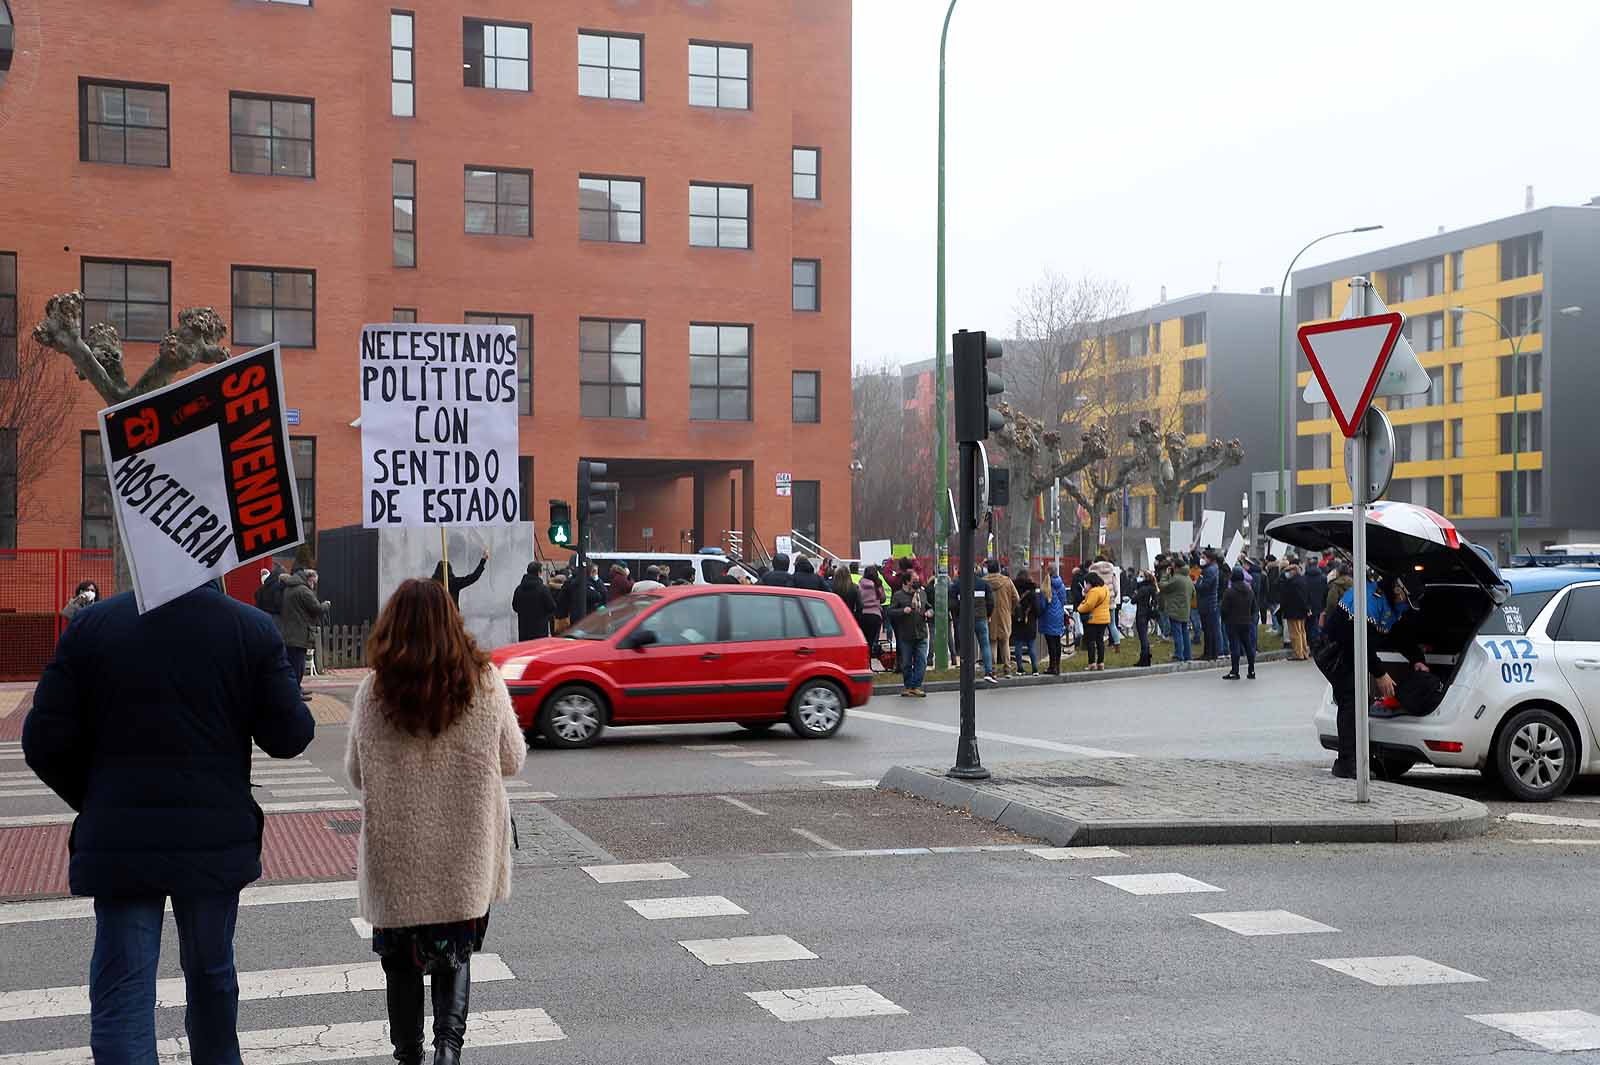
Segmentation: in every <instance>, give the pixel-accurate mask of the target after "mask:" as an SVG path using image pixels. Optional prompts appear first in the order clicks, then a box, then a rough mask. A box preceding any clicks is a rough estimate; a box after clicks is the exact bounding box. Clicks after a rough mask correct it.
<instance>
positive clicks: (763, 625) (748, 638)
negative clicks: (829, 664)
mask: <svg viewBox="0 0 1600 1065" xmlns="http://www.w3.org/2000/svg"><path fill="white" fill-rule="evenodd" d="M716 598H719V599H722V600H723V601H724V602H726V603H727V604H728V639H729V641H731V642H733V643H746V642H755V641H758V640H803V639H806V638H807V637H809V636H810V635H811V629H810V626H808V625H807V624H806V617H805V614H804V613H803V612H802V611H801V607H800V601H799V599H797V598H794V597H792V596H778V595H722V596H717V597H716Z"/></svg>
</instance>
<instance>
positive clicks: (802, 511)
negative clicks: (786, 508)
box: [790, 481, 822, 544]
mask: <svg viewBox="0 0 1600 1065" xmlns="http://www.w3.org/2000/svg"><path fill="white" fill-rule="evenodd" d="M790 515H791V517H792V518H793V523H794V531H795V532H797V533H799V534H800V535H801V536H804V537H805V538H806V539H808V540H810V541H811V542H812V543H814V544H820V543H821V542H822V530H821V523H822V482H821V481H795V482H794V506H793V507H792V508H791V509H790Z"/></svg>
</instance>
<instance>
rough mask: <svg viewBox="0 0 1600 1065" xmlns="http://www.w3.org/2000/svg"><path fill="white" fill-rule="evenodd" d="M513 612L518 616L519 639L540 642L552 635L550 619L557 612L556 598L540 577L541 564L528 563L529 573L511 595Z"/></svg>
mask: <svg viewBox="0 0 1600 1065" xmlns="http://www.w3.org/2000/svg"><path fill="white" fill-rule="evenodd" d="M511 610H512V612H513V613H514V614H516V615H517V639H519V640H538V639H541V638H543V637H545V636H548V635H550V618H551V616H552V615H554V614H555V612H556V597H555V596H553V595H551V594H550V589H549V588H546V587H545V583H544V578H542V577H541V576H540V575H539V563H537V562H530V563H528V572H527V574H526V575H525V576H524V577H523V578H522V583H521V584H519V585H517V590H516V591H515V592H513V593H512V595H511Z"/></svg>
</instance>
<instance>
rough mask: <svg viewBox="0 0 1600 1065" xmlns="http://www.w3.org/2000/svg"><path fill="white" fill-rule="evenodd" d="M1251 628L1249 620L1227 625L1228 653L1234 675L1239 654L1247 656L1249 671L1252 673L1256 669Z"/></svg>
mask: <svg viewBox="0 0 1600 1065" xmlns="http://www.w3.org/2000/svg"><path fill="white" fill-rule="evenodd" d="M1251 628H1253V626H1252V625H1251V624H1250V623H1249V622H1245V623H1244V624H1243V625H1229V626H1228V653H1229V654H1230V655H1231V656H1232V658H1233V672H1234V674H1235V675H1237V674H1238V672H1239V656H1240V655H1241V654H1243V655H1247V656H1248V657H1249V660H1250V672H1252V673H1254V672H1255V671H1256V644H1255V641H1254V640H1252V639H1251V638H1250V630H1251Z"/></svg>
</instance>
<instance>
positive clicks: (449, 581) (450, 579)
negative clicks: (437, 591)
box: [433, 547, 489, 610]
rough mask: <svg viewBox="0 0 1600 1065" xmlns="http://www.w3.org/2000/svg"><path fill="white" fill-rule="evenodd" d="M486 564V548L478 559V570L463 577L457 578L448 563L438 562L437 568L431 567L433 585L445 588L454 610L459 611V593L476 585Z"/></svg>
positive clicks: (487, 552)
mask: <svg viewBox="0 0 1600 1065" xmlns="http://www.w3.org/2000/svg"><path fill="white" fill-rule="evenodd" d="M488 564H489V549H488V548H487V547H485V548H484V549H483V557H482V558H480V559H478V568H477V569H475V570H473V571H472V572H471V573H469V574H467V575H466V576H465V577H457V576H456V571H455V567H454V566H452V565H450V563H448V562H440V563H439V564H438V565H437V566H435V567H433V583H435V584H437V585H439V586H440V587H441V588H446V587H447V588H448V589H449V591H450V601H451V602H452V603H454V604H455V605H456V609H457V610H459V609H461V593H462V592H463V591H465V590H466V589H468V588H471V587H472V586H473V585H474V584H477V583H478V578H479V577H482V576H483V567H485V566H487V565H488Z"/></svg>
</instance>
